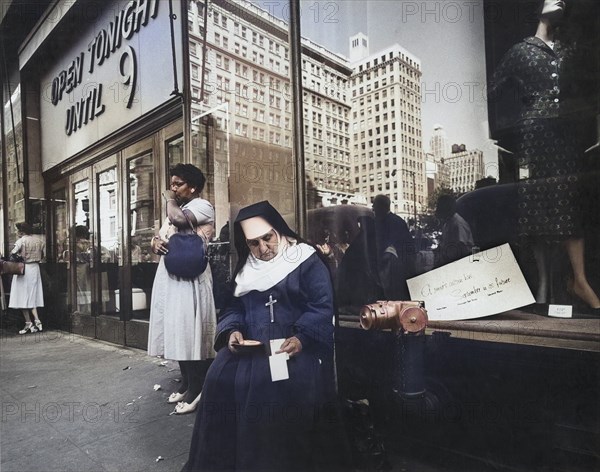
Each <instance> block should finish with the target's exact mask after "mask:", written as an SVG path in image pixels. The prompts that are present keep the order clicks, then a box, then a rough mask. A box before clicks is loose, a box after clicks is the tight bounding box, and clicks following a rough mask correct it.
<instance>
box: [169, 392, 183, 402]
mask: <svg viewBox="0 0 600 472" xmlns="http://www.w3.org/2000/svg"><path fill="white" fill-rule="evenodd" d="M184 398H185V393H179V392H174V393H172V394H171V395H169V399H168V400H167V403H179V402H181V401H182V400H183V399H184Z"/></svg>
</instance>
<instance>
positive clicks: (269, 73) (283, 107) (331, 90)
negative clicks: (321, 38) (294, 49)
mask: <svg viewBox="0 0 600 472" xmlns="http://www.w3.org/2000/svg"><path fill="white" fill-rule="evenodd" d="M209 5H210V6H209V10H208V12H207V15H206V17H207V19H208V21H207V23H206V25H207V28H206V31H204V28H203V26H202V25H203V24H204V2H202V1H193V2H190V8H189V14H188V20H189V49H190V62H191V72H190V73H191V87H192V116H193V117H201V116H206V114H207V113H211V114H212V115H213V117H214V118H215V120H216V122H215V133H216V135H217V142H216V149H215V161H216V162H217V163H221V165H220V166H217V168H216V169H215V170H216V173H215V178H216V179H217V180H221V181H222V180H223V178H222V176H221V177H219V173H221V174H222V173H224V172H225V169H226V168H228V170H229V172H231V171H232V170H233V172H234V173H236V175H237V176H240V178H239V182H238V183H239V184H240V185H238V186H236V188H234V189H232V190H233V191H234V192H236V194H238V195H239V200H240V202H242V203H244V202H245V201H246V200H247V201H248V202H251V201H257V200H261V199H264V198H266V193H265V192H266V191H267V190H268V192H269V194H270V195H271V196H272V195H273V192H277V194H278V197H276V199H279V198H281V199H282V200H284V199H286V198H288V199H289V201H288V204H286V205H285V206H286V207H288V209H289V208H290V207H292V205H293V202H292V200H291V183H292V180H293V166H292V103H291V82H290V53H289V46H288V25H287V23H285V22H284V21H282V20H280V19H278V18H276V17H274V16H272V15H270V14H269V13H268V12H266V11H264V10H262V9H260V8H258V7H257V6H256V5H254V4H252V3H249V2H245V1H243V0H241V1H235V2H234V1H229V0H218V1H213V2H211V3H210V4H209ZM204 38H206V49H204V48H203V45H204ZM301 46H302V48H301V51H302V81H303V95H304V96H303V98H304V103H303V105H304V158H305V168H306V178H307V180H308V182H309V186H310V188H311V189H314V190H316V192H317V194H318V195H317V197H318V198H316V199H315V201H314V204H315V205H321V204H324V205H329V204H333V203H341V202H342V201H352V200H353V188H352V186H351V180H350V134H349V133H350V132H349V128H350V124H349V120H350V101H349V96H348V91H347V82H348V78H349V77H350V75H351V73H352V70H351V69H350V68H349V66H348V63H347V60H346V59H345V58H343V57H341V56H339V55H337V54H334V53H332V52H330V51H328V50H326V49H325V48H323V47H322V46H320V45H318V44H316V43H314V42H312V41H310V40H308V39H305V38H303V39H302V44H301ZM203 68H204V76H202V70H203ZM222 110H227V113H223V111H222ZM227 117H233V118H231V122H229V123H226V120H227ZM198 128H201V127H198ZM227 140H229V141H228V147H226V145H225V144H224V143H225V142H226V141H227ZM226 155H227V156H226ZM226 162H228V164H225V163H226ZM255 180H258V181H261V182H262V183H265V184H268V185H265V186H260V185H250V184H253V183H256V181H255ZM271 198H272V197H271Z"/></svg>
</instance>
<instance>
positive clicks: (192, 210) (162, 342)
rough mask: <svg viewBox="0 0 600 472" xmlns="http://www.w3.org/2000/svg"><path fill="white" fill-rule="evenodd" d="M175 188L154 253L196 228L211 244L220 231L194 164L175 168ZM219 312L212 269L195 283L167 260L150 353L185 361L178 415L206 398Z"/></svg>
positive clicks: (158, 280) (158, 283) (156, 295)
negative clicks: (177, 235)
mask: <svg viewBox="0 0 600 472" xmlns="http://www.w3.org/2000/svg"><path fill="white" fill-rule="evenodd" d="M170 174H171V188H170V190H165V191H164V192H163V196H164V197H165V199H166V202H167V203H166V205H167V218H166V219H165V221H164V223H163V225H162V227H161V228H160V231H159V232H158V235H157V236H155V237H154V239H153V240H152V251H153V252H154V253H155V254H159V255H165V254H166V253H167V252H168V242H169V238H170V237H171V236H172V235H173V234H174V233H176V232H178V231H183V232H185V231H190V230H191V227H193V228H194V231H196V232H197V233H198V234H199V235H200V236H201V237H203V238H204V239H205V241H206V242H208V240H210V238H211V237H212V234H213V231H214V226H213V225H214V209H213V207H212V205H211V204H210V203H209V202H208V201H207V200H204V199H202V198H200V193H201V192H202V190H203V188H204V183H205V182H206V178H205V177H204V174H203V173H202V171H201V170H200V169H198V168H197V167H195V166H193V165H191V164H177V165H176V166H175V167H174V168H172V169H171V172H170ZM215 325H216V310H215V304H214V299H213V292H212V274H211V270H210V265H208V266H207V267H206V270H205V271H204V272H203V273H202V274H200V275H199V276H197V277H196V278H194V279H183V278H179V277H176V276H174V275H171V274H169V272H167V269H166V267H165V263H164V258H162V257H161V260H160V263H159V265H158V269H157V271H156V276H155V278H154V285H153V287H152V302H151V305H150V330H149V334H148V354H150V355H151V356H163V357H164V358H165V359H172V360H177V361H179V367H180V369H181V376H182V383H181V388H180V389H179V390H178V391H177V392H174V393H172V394H171V396H169V399H168V402H169V403H176V404H177V405H176V407H175V413H177V414H185V413H191V412H192V411H194V410H195V409H196V405H197V403H198V401H199V399H200V392H201V391H202V384H203V382H204V376H205V374H206V370H207V369H208V366H209V365H210V361H209V359H211V358H213V357H214V351H213V348H212V336H213V335H214V327H215Z"/></svg>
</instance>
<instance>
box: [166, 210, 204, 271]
mask: <svg viewBox="0 0 600 472" xmlns="http://www.w3.org/2000/svg"><path fill="white" fill-rule="evenodd" d="M184 215H185V213H184ZM185 218H186V220H187V221H188V223H189V224H190V227H191V228H192V232H191V233H180V232H178V233H175V234H174V235H172V236H171V237H170V238H169V243H168V249H169V252H167V254H165V255H164V261H165V268H166V269H167V272H169V274H171V275H174V276H176V277H181V278H182V279H195V278H196V277H198V276H199V275H200V274H202V273H203V272H204V271H205V270H206V266H207V265H208V254H207V251H206V244H205V242H204V239H203V238H202V237H201V236H199V235H198V234H197V233H196V231H195V230H194V226H193V225H192V223H191V221H190V220H189V219H188V217H187V215H185Z"/></svg>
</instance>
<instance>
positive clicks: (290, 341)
mask: <svg viewBox="0 0 600 472" xmlns="http://www.w3.org/2000/svg"><path fill="white" fill-rule="evenodd" d="M300 351H302V343H301V342H300V340H299V339H298V338H297V337H296V336H292V337H291V338H287V339H286V340H285V341H284V342H283V344H282V345H281V347H280V348H279V351H277V352H276V353H275V354H279V353H281V352H287V353H288V354H289V355H290V357H294V356H295V355H296V354H300Z"/></svg>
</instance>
